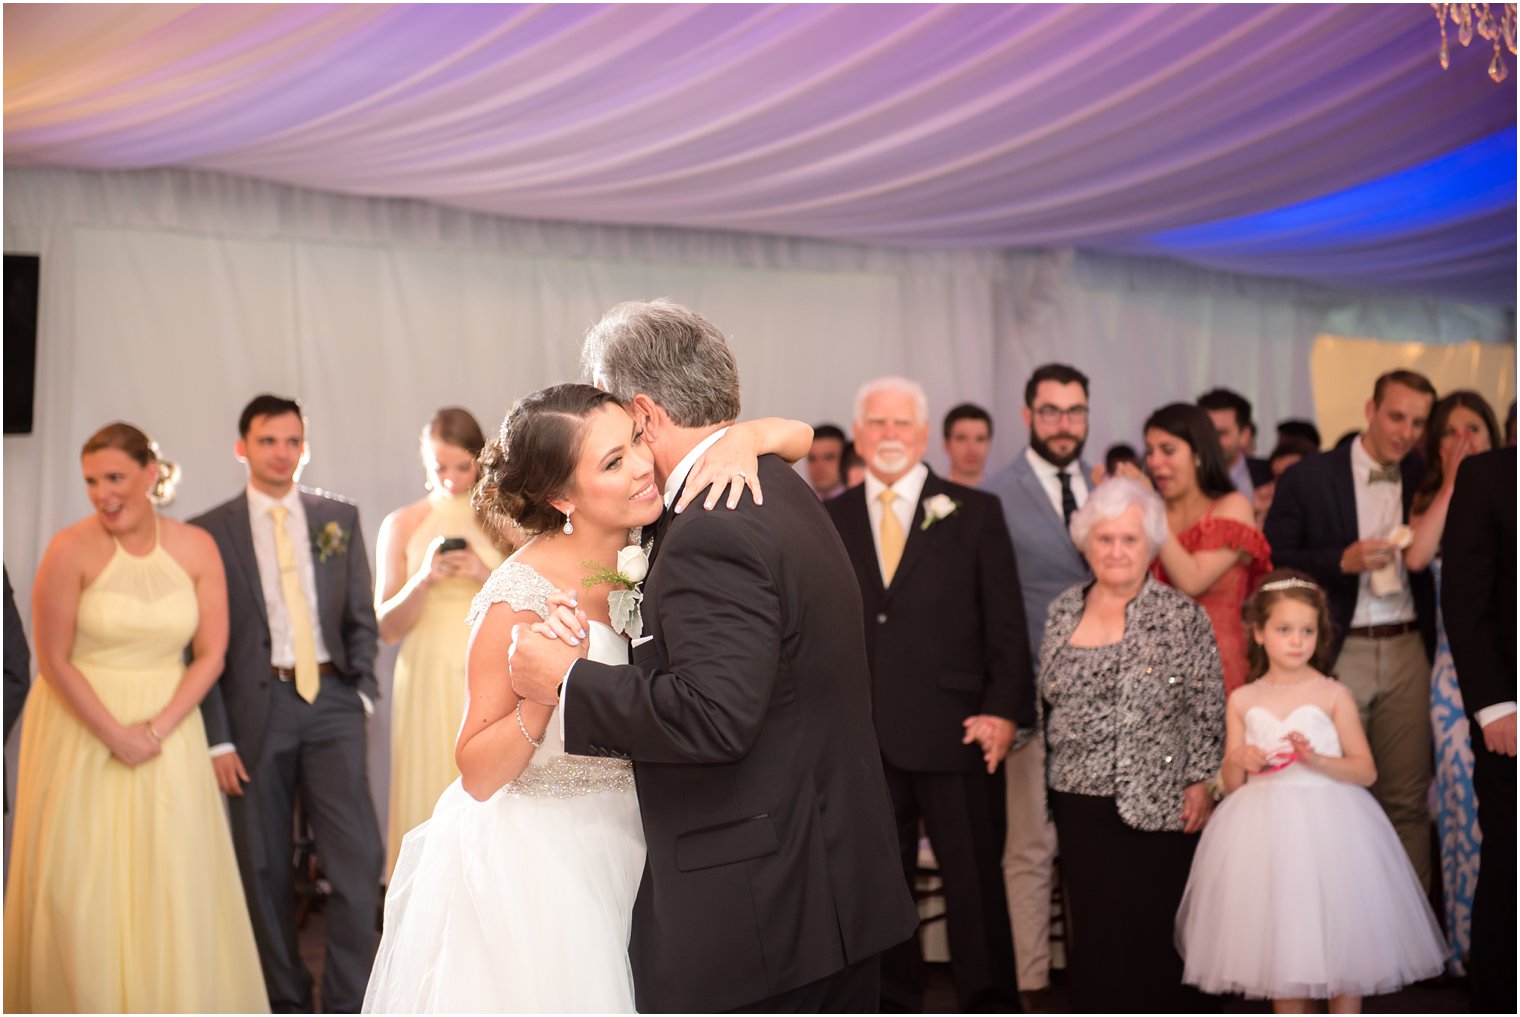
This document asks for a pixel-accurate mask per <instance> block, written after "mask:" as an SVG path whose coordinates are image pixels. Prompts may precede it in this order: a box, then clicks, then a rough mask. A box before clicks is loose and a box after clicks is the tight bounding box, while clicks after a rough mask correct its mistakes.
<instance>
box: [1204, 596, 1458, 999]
mask: <svg viewBox="0 0 1520 1017" xmlns="http://www.w3.org/2000/svg"><path fill="white" fill-rule="evenodd" d="M1247 622H1248V623H1249V624H1250V626H1251V629H1252V633H1253V640H1252V645H1251V646H1250V654H1251V667H1250V676H1249V677H1248V679H1247V681H1248V684H1246V685H1245V686H1243V687H1242V688H1240V689H1238V690H1236V692H1235V693H1234V694H1232V695H1231V696H1230V700H1229V706H1228V708H1227V711H1226V714H1225V725H1226V733H1225V758H1224V768H1223V773H1222V777H1223V781H1224V787H1225V790H1226V791H1227V792H1231V793H1230V795H1229V797H1228V798H1226V799H1225V801H1224V803H1223V804H1222V805H1221V806H1220V808H1219V809H1218V810H1217V811H1216V812H1215V814H1214V816H1213V818H1212V819H1211V820H1210V821H1209V825H1208V826H1207V827H1206V828H1205V829H1204V831H1203V838H1202V840H1201V841H1200V842H1199V845H1198V853H1197V855H1196V856H1195V857H1194V859H1193V869H1192V873H1191V875H1190V877H1189V879H1188V886H1187V890H1186V892H1185V893H1184V894H1183V898H1182V904H1181V906H1180V907H1179V908H1178V910H1177V948H1178V951H1179V952H1180V953H1181V954H1182V956H1183V958H1184V960H1185V962H1186V963H1185V967H1184V972H1183V980H1184V981H1186V982H1188V983H1189V984H1192V985H1197V986H1198V987H1200V988H1201V989H1203V990H1204V991H1206V992H1212V993H1242V994H1244V995H1246V996H1250V997H1255V998H1270V999H1271V1000H1273V1008H1274V1010H1275V1011H1276V1012H1278V1013H1304V1012H1309V1011H1310V1010H1311V1009H1312V1008H1313V1005H1314V1004H1313V1000H1316V999H1328V1000H1329V1004H1330V1011H1331V1012H1332V1013H1356V1012H1359V1011H1360V1009H1361V1002H1362V997H1363V996H1365V995H1377V994H1381V993H1385V992H1392V991H1394V990H1395V989H1398V988H1400V987H1402V986H1404V985H1407V984H1409V983H1410V982H1414V981H1418V980H1420V979H1423V978H1430V977H1433V976H1435V975H1437V974H1440V973H1441V971H1442V970H1443V969H1444V959H1445V956H1446V945H1445V943H1444V942H1443V940H1442V938H1441V932H1440V929H1439V927H1438V926H1437V925H1436V919H1435V915H1434V914H1432V913H1431V910H1430V905H1429V904H1428V903H1426V900H1425V894H1424V892H1423V891H1422V890H1421V888H1420V885H1419V880H1418V879H1417V878H1416V876H1415V873H1414V869H1413V867H1411V865H1410V864H1409V860H1408V858H1407V857H1406V856H1405V854H1404V850H1403V848H1402V847H1401V846H1400V844H1399V839H1398V837H1397V835H1396V834H1395V833H1394V831H1393V826H1392V825H1391V824H1390V823H1389V822H1388V819H1387V817H1386V816H1384V814H1383V811H1382V809H1381V808H1380V807H1379V806H1378V804H1377V802H1376V801H1375V800H1374V799H1373V797H1372V795H1371V794H1370V793H1368V791H1367V790H1366V788H1367V787H1368V786H1369V785H1371V784H1372V782H1373V781H1374V780H1376V779H1377V771H1376V769H1375V768H1374V766H1373V761H1372V754H1371V750H1370V749H1369V748H1368V746H1367V737H1366V735H1365V733H1364V732H1363V731H1362V725H1361V722H1360V721H1359V720H1358V717H1357V707H1356V702H1355V700H1353V699H1352V696H1351V693H1350V692H1348V691H1347V690H1346V688H1345V686H1343V685H1341V684H1340V683H1339V682H1337V681H1335V680H1334V679H1332V678H1327V677H1325V675H1324V674H1322V673H1321V669H1323V668H1324V667H1326V666H1327V665H1328V661H1327V659H1326V658H1327V656H1328V652H1329V650H1328V646H1327V645H1326V641H1322V640H1321V636H1323V635H1325V634H1326V633H1327V631H1328V626H1329V617H1328V613H1327V610H1326V604H1325V593H1324V591H1323V590H1322V589H1320V588H1319V587H1318V586H1317V585H1316V584H1315V583H1314V582H1313V581H1311V580H1310V579H1309V578H1308V577H1307V576H1305V575H1303V574H1302V573H1299V572H1293V571H1290V570H1285V569H1284V570H1279V571H1277V572H1275V573H1273V574H1272V575H1270V576H1268V577H1267V579H1266V581H1265V582H1263V583H1262V585H1261V587H1260V589H1259V590H1258V592H1257V594H1256V597H1255V598H1254V599H1253V600H1252V602H1251V605H1250V608H1249V609H1248V614H1247Z"/></svg>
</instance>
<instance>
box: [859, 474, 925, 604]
mask: <svg viewBox="0 0 1520 1017" xmlns="http://www.w3.org/2000/svg"><path fill="white" fill-rule="evenodd" d="M928 479H929V467H927V466H925V465H924V464H923V463H922V462H919V463H916V464H915V465H914V466H913V468H912V469H911V470H909V471H908V472H907V473H904V474H903V475H902V476H900V477H898V478H897V483H895V484H893V485H892V492H893V493H894V494H896V495H897V499H896V500H895V501H894V502H892V514H893V515H895V516H896V517H897V523H898V525H899V526H901V527H902V532H903V536H904V537H908V536H910V535H911V534H912V532H913V531H912V526H913V516H914V514H915V513H916V512H917V511H918V500H919V497H920V496H921V495H922V494H923V493H924V482H925V481H926V480H928ZM865 489H866V491H865V494H866V517H867V518H868V519H869V520H870V521H871V542H872V543H873V544H874V545H875V546H876V567H877V568H878V569H879V570H880V571H881V581H882V583H883V584H885V583H886V581H887V571H886V568H885V566H884V564H883V562H882V560H881V521H882V518H883V513H885V512H886V510H887V507H886V506H885V505H883V504H882V503H881V492H883V491H885V490H886V489H887V485H886V484H884V483H883V482H882V481H880V480H879V479H877V477H876V474H874V473H872V472H871V471H870V470H866V480H865Z"/></svg>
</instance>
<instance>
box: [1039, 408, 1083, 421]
mask: <svg viewBox="0 0 1520 1017" xmlns="http://www.w3.org/2000/svg"><path fill="white" fill-rule="evenodd" d="M1033 413H1034V415H1035V416H1036V417H1039V418H1040V423H1042V424H1054V423H1055V422H1056V421H1058V420H1060V419H1061V418H1062V417H1065V418H1066V419H1067V420H1070V421H1071V422H1072V423H1074V424H1080V423H1081V422H1082V421H1084V420H1086V419H1087V407H1086V406H1069V407H1067V408H1065V409H1062V408H1061V407H1059V406H1036V407H1035V408H1034V410H1033Z"/></svg>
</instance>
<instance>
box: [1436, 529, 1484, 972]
mask: <svg viewBox="0 0 1520 1017" xmlns="http://www.w3.org/2000/svg"><path fill="white" fill-rule="evenodd" d="M1430 571H1431V573H1432V575H1433V576H1434V578H1435V583H1436V590H1437V594H1438V596H1439V591H1440V588H1441V560H1440V559H1439V558H1437V559H1435V560H1434V561H1432V562H1431V563H1430ZM1436 637H1437V638H1436V656H1435V661H1434V664H1433V665H1432V667H1431V673H1430V726H1431V732H1432V734H1433V736H1434V742H1435V753H1436V779H1435V783H1434V784H1432V785H1431V794H1432V796H1433V797H1434V799H1435V801H1434V807H1433V809H1432V811H1433V812H1434V813H1435V817H1436V828H1437V830H1438V831H1439V833H1440V835H1441V896H1442V898H1443V899H1444V901H1445V904H1446V915H1445V918H1446V939H1447V941H1448V942H1449V943H1451V949H1452V956H1451V958H1450V960H1449V962H1448V963H1449V966H1450V968H1451V970H1452V972H1453V973H1454V974H1462V973H1463V964H1464V961H1465V960H1466V957H1467V950H1468V946H1469V943H1470V939H1471V931H1472V902H1473V890H1474V889H1476V888H1477V885H1478V846H1479V844H1480V842H1481V840H1482V838H1481V836H1480V835H1479V833H1478V800H1477V796H1476V795H1475V794H1474V793H1473V751H1472V744H1471V743H1470V742H1469V741H1468V721H1467V712H1466V711H1465V710H1464V709H1463V708H1462V691H1461V689H1459V688H1458V687H1457V670H1456V668H1455V667H1454V666H1453V665H1452V661H1451V644H1450V643H1449V642H1447V639H1446V622H1445V619H1443V618H1442V617H1441V616H1440V614H1439V613H1438V614H1437V615H1436Z"/></svg>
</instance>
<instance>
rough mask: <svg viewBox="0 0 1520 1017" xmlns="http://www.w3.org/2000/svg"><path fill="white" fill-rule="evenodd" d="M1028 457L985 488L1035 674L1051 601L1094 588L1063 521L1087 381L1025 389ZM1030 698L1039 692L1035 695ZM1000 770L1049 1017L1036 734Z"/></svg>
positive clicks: (1028, 935)
mask: <svg viewBox="0 0 1520 1017" xmlns="http://www.w3.org/2000/svg"><path fill="white" fill-rule="evenodd" d="M1023 417H1024V423H1025V425H1026V426H1027V427H1028V428H1029V447H1028V448H1026V449H1025V450H1024V451H1023V452H1022V453H1021V454H1020V455H1019V456H1018V458H1016V459H1014V461H1013V463H1012V465H1010V466H1009V467H1008V468H1006V469H1004V470H1003V471H1002V472H1001V473H999V474H997V476H995V477H993V478H991V479H990V480H988V481H987V482H986V483H985V484H984V485H983V488H984V489H985V490H987V491H989V492H991V493H992V494H995V495H997V496H998V498H999V499H1000V500H1001V501H1002V503H1003V518H1005V519H1006V520H1008V530H1009V533H1010V534H1011V535H1012V536H1013V547H1014V557H1015V558H1016V559H1017V560H1018V563H1019V584H1020V587H1021V588H1022V590H1023V594H1024V620H1025V622H1026V624H1027V625H1028V626H1029V652H1030V655H1031V659H1032V660H1033V661H1034V664H1033V666H1034V667H1035V668H1036V669H1038V667H1039V652H1040V640H1041V638H1042V637H1043V635H1044V632H1045V615H1046V613H1047V612H1048V610H1049V609H1050V603H1051V601H1053V600H1055V599H1056V597H1058V596H1060V595H1061V593H1063V592H1064V591H1065V590H1067V589H1069V588H1070V587H1072V586H1075V585H1076V584H1077V583H1081V582H1086V581H1088V580H1090V579H1091V578H1092V576H1091V574H1090V573H1089V572H1088V569H1087V562H1086V561H1085V560H1084V559H1083V558H1082V555H1081V553H1080V552H1079V551H1078V550H1077V548H1076V545H1074V544H1073V543H1072V542H1071V537H1070V536H1069V534H1068V533H1067V529H1066V527H1067V524H1068V523H1069V522H1070V520H1071V514H1072V513H1073V512H1075V511H1076V510H1077V509H1078V508H1080V507H1081V506H1082V504H1083V502H1085V501H1086V500H1087V492H1088V491H1089V489H1090V488H1091V485H1092V471H1091V470H1090V469H1089V468H1088V466H1087V464H1086V463H1084V462H1082V461H1081V455H1082V446H1083V445H1084V444H1085V443H1086V441H1087V376H1086V375H1085V374H1083V373H1082V372H1081V371H1078V370H1077V369H1076V368H1073V367H1068V366H1066V365H1065V364H1046V365H1044V366H1043V367H1040V368H1039V369H1037V370H1036V371H1035V372H1034V374H1032V375H1031V376H1030V378H1029V383H1028V384H1027V385H1025V386H1024V409H1023ZM1036 694H1038V686H1037V687H1036ZM1004 765H1005V771H1006V773H1005V783H1006V787H1007V794H1008V836H1007V840H1006V842H1005V844H1004V848H1003V882H1004V885H1005V887H1006V888H1007V891H1008V914H1009V916H1010V918H1011V920H1012V922H1013V942H1014V955H1015V956H1016V957H1017V958H1018V963H1019V970H1018V976H1019V991H1020V992H1021V993H1023V994H1024V1008H1025V1009H1026V1010H1029V1011H1032V1012H1038V1011H1047V1010H1048V1009H1049V1007H1048V1006H1046V1005H1045V1003H1046V1002H1047V1001H1046V1000H1045V999H1043V998H1042V997H1043V995H1044V993H1045V990H1047V989H1049V987H1050V890H1051V880H1052V866H1051V863H1052V860H1053V859H1054V858H1055V853H1056V831H1055V827H1053V826H1052V825H1051V824H1050V822H1049V821H1048V820H1047V819H1046V816H1045V739H1044V735H1043V733H1040V732H1037V733H1036V736H1035V737H1034V738H1031V739H1030V740H1029V741H1028V742H1027V743H1026V744H1025V745H1024V746H1023V747H1022V748H1020V749H1017V750H1015V751H1014V752H1011V753H1009V755H1008V759H1007V762H1006V763H1005V764H1004Z"/></svg>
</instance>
